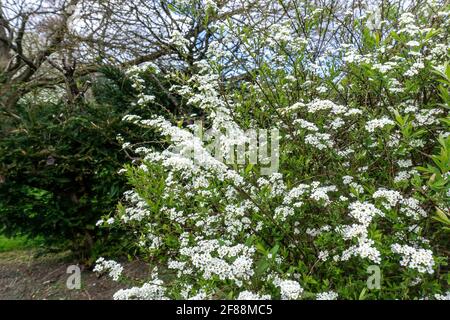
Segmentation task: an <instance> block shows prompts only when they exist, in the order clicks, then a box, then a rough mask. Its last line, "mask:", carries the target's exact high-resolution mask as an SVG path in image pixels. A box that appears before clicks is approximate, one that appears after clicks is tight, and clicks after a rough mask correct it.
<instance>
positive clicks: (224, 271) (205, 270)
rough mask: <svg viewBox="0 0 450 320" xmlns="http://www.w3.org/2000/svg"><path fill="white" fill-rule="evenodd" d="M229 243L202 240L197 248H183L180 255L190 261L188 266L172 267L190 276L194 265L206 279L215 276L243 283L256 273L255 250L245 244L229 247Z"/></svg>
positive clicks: (174, 265) (173, 265) (175, 265)
mask: <svg viewBox="0 0 450 320" xmlns="http://www.w3.org/2000/svg"><path fill="white" fill-rule="evenodd" d="M227 243H228V245H227ZM229 244H230V243H229V242H228V241H224V242H223V243H221V242H220V241H219V240H216V239H214V240H201V241H199V242H198V243H197V244H196V245H195V246H192V247H188V246H186V247H182V248H181V249H180V254H181V255H183V256H185V257H186V259H187V260H188V261H189V265H188V264H183V263H181V264H178V265H177V264H174V263H172V265H171V267H173V268H176V267H178V268H180V269H179V271H180V272H181V273H182V274H190V273H191V272H192V269H191V268H190V265H192V266H193V267H194V268H195V270H198V272H199V273H200V275H201V276H202V277H203V278H204V279H210V278H212V277H213V276H214V275H216V276H218V277H219V279H221V280H234V281H236V282H237V283H242V282H241V281H243V280H248V279H249V278H250V277H251V276H252V275H253V273H254V270H253V259H252V256H253V254H254V252H255V249H254V248H252V247H248V246H246V245H243V244H237V245H235V246H229Z"/></svg>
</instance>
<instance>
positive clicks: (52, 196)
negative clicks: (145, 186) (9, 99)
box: [0, 67, 164, 259]
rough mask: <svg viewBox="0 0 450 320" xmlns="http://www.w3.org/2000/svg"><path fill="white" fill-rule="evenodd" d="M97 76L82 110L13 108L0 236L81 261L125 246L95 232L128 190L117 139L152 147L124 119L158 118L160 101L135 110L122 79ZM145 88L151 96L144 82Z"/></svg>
mask: <svg viewBox="0 0 450 320" xmlns="http://www.w3.org/2000/svg"><path fill="white" fill-rule="evenodd" d="M102 70H103V71H104V75H103V76H101V77H99V78H98V79H97V81H96V82H94V83H93V85H92V90H91V91H92V93H91V95H92V97H90V98H89V99H87V100H86V101H85V102H79V103H77V104H75V105H68V104H66V103H64V102H63V101H62V100H61V99H51V100H50V99H35V100H34V101H32V100H31V99H24V100H22V101H21V103H20V104H19V105H18V106H17V110H16V113H17V115H18V116H19V117H18V118H16V119H11V118H8V119H6V117H5V122H4V124H3V125H2V137H3V138H2V139H1V141H0V163H1V166H0V178H1V179H0V233H4V234H5V235H7V236H16V235H18V234H23V235H27V236H29V237H32V238H33V237H42V238H43V239H44V241H45V242H46V243H47V245H48V247H55V248H59V249H65V248H70V249H72V250H73V251H74V253H75V254H76V255H78V256H80V257H81V258H82V259H88V258H89V257H90V256H91V255H97V254H100V253H101V252H105V251H108V250H112V251H113V252H116V253H118V252H121V251H123V248H124V247H126V246H127V242H126V240H125V241H122V240H124V239H121V238H120V237H119V236H118V234H117V233H116V234H115V233H114V231H108V232H104V231H101V230H99V229H98V228H95V224H96V222H97V221H98V219H99V218H100V217H101V216H102V215H106V214H110V213H112V212H113V211H114V210H115V206H116V203H117V202H118V200H119V199H120V197H121V195H122V193H123V192H124V191H125V190H126V183H125V182H126V180H125V179H124V178H123V177H122V176H120V175H118V174H117V171H118V170H119V169H120V168H121V167H122V165H123V163H124V162H125V161H126V159H128V158H127V155H126V153H125V152H123V151H122V150H121V149H122V146H121V143H122V142H121V141H120V139H119V140H117V139H116V136H117V135H118V134H119V135H120V134H123V135H127V136H128V137H130V135H131V137H133V136H134V137H135V138H139V139H142V137H149V139H151V136H152V135H151V133H150V134H149V133H148V132H146V131H144V130H142V131H136V130H133V131H131V130H130V129H129V124H126V123H124V122H122V117H123V116H124V115H125V114H127V113H128V112H130V111H133V112H140V113H141V114H145V115H148V116H149V115H151V114H153V113H156V112H158V107H157V106H155V105H156V104H157V103H158V101H160V100H159V99H164V97H163V93H158V97H157V99H156V100H155V102H154V103H153V104H151V105H149V106H148V107H146V108H142V107H140V108H139V110H136V107H135V106H133V104H131V103H130V101H132V99H135V98H136V92H135V90H134V89H133V87H132V86H131V81H130V80H129V79H128V78H127V76H126V75H125V74H123V73H122V72H121V71H120V70H118V69H114V68H112V67H104V68H103V69H102ZM147 86H148V87H149V88H150V89H149V90H153V91H156V90H154V87H152V86H151V82H150V81H149V83H147ZM41 95H42V93H41ZM6 120H8V121H6ZM132 139H133V138H132ZM132 139H131V141H132Z"/></svg>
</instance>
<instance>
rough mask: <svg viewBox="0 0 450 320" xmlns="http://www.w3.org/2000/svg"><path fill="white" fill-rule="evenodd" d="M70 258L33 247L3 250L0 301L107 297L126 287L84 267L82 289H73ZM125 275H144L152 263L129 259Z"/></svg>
mask: <svg viewBox="0 0 450 320" xmlns="http://www.w3.org/2000/svg"><path fill="white" fill-rule="evenodd" d="M73 264H74V263H71V262H70V261H68V260H67V257H64V256H61V255H46V256H41V257H36V253H35V252H34V251H33V250H17V251H9V252H0V300H5V299H6V300H12V299H13V300H24V299H25V300H30V299H32V300H42V299H48V300H105V299H112V296H113V294H114V292H116V291H117V290H118V289H121V288H124V287H126V285H124V284H123V283H116V282H114V281H112V280H111V279H110V278H109V277H107V276H100V277H99V276H98V275H97V274H95V273H93V272H92V271H90V270H87V269H86V268H83V267H81V289H73V290H70V289H68V288H67V286H66V281H67V279H68V277H69V276H70V274H69V273H67V267H68V266H70V265H73ZM122 265H123V266H124V274H125V275H126V276H127V277H129V278H130V279H138V278H141V279H142V278H143V277H145V276H146V275H147V274H148V265H147V264H144V263H143V262H140V261H134V262H125V263H122Z"/></svg>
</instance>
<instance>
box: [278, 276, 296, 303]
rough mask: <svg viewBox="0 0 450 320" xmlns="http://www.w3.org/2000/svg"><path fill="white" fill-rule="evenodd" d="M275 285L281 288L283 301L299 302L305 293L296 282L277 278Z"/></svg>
mask: <svg viewBox="0 0 450 320" xmlns="http://www.w3.org/2000/svg"><path fill="white" fill-rule="evenodd" d="M273 284H274V285H275V286H276V287H279V288H280V293H281V299H282V300H297V299H299V298H300V297H301V295H302V293H303V288H302V287H301V286H300V284H299V283H298V282H297V281H294V280H282V279H280V278H279V277H277V276H275V277H274V279H273Z"/></svg>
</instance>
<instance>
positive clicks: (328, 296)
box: [316, 291, 338, 300]
mask: <svg viewBox="0 0 450 320" xmlns="http://www.w3.org/2000/svg"><path fill="white" fill-rule="evenodd" d="M337 298H338V294H337V293H336V292H334V291H326V292H321V293H318V294H317V295H316V300H337Z"/></svg>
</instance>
